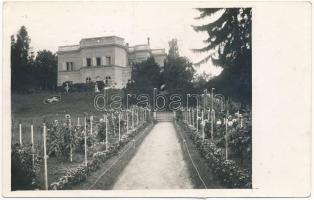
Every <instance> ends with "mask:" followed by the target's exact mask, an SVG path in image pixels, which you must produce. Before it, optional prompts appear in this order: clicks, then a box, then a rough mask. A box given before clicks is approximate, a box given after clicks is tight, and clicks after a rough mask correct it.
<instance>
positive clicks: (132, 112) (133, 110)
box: [132, 108, 134, 130]
mask: <svg viewBox="0 0 314 200" xmlns="http://www.w3.org/2000/svg"><path fill="white" fill-rule="evenodd" d="M132 130H134V109H133V108H132Z"/></svg>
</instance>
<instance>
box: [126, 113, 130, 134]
mask: <svg viewBox="0 0 314 200" xmlns="http://www.w3.org/2000/svg"><path fill="white" fill-rule="evenodd" d="M126 134H129V112H128V110H127V111H126Z"/></svg>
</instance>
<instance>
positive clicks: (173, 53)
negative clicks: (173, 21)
mask: <svg viewBox="0 0 314 200" xmlns="http://www.w3.org/2000/svg"><path fill="white" fill-rule="evenodd" d="M168 43H169V53H168V56H170V57H173V58H177V57H179V56H180V55H179V47H178V40H177V39H176V38H174V39H172V40H170V41H169V42H168Z"/></svg>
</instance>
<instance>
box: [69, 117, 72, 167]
mask: <svg viewBox="0 0 314 200" xmlns="http://www.w3.org/2000/svg"><path fill="white" fill-rule="evenodd" d="M69 129H70V162H72V161H73V149H72V124H71V118H70V119H69Z"/></svg>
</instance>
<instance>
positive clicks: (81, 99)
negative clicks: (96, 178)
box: [11, 92, 125, 188]
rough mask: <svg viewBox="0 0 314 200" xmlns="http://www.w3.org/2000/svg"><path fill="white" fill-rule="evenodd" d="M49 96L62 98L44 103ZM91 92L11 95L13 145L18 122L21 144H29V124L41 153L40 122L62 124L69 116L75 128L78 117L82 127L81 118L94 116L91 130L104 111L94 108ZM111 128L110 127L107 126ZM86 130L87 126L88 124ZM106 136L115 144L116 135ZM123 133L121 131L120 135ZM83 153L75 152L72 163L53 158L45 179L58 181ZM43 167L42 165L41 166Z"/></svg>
mask: <svg viewBox="0 0 314 200" xmlns="http://www.w3.org/2000/svg"><path fill="white" fill-rule="evenodd" d="M52 95H61V102H59V103H56V104H50V105H47V104H44V103H43V101H44V100H45V99H47V98H49V97H51V96H52ZM95 95H96V94H95V93H94V92H75V93H69V94H57V93H47V92H45V93H44V92H43V93H34V94H12V96H11V105H12V107H11V111H12V132H11V133H12V135H11V137H12V144H14V143H18V142H19V123H20V122H21V124H22V141H23V144H30V143H31V128H30V127H31V123H33V125H34V144H35V146H36V147H37V148H39V149H40V150H41V151H40V152H42V149H43V129H42V123H43V121H44V120H46V121H50V122H52V121H54V120H58V121H59V122H65V121H66V118H65V115H66V114H70V115H71V118H72V124H73V126H75V125H77V123H78V118H79V119H80V125H84V122H83V119H84V115H87V116H88V117H89V116H91V115H93V116H94V121H93V122H94V123H93V127H94V128H96V123H97V122H98V121H99V119H100V118H101V117H102V116H103V114H104V112H101V111H97V110H96V109H95V108H94V97H95ZM109 125H110V124H109ZM88 131H89V123H88ZM115 131H116V133H115V134H114V135H109V139H108V140H109V143H114V142H116V141H118V134H117V131H118V130H115ZM123 133H125V130H124V129H121V136H122V134H123ZM83 160H84V154H83V153H74V155H73V162H70V161H60V160H58V159H57V158H55V157H51V158H49V159H48V180H49V184H50V183H51V182H53V181H57V178H58V177H60V176H61V175H64V173H65V171H66V170H67V169H68V168H71V167H74V166H78V165H80V164H81V163H83ZM42 167H43V166H42ZM37 177H38V179H39V180H38V181H39V185H40V187H41V188H43V184H44V176H43V168H42V169H41V170H40V172H39V173H38V175H37Z"/></svg>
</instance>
